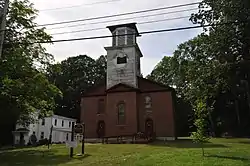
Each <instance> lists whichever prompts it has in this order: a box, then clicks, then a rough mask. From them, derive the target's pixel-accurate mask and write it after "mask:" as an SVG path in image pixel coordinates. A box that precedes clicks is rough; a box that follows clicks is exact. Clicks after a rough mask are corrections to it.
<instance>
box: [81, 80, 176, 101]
mask: <svg viewBox="0 0 250 166" xmlns="http://www.w3.org/2000/svg"><path fill="white" fill-rule="evenodd" d="M137 78H138V88H134V87H132V86H130V85H127V84H124V83H119V84H117V85H114V86H113V87H111V88H109V89H106V81H102V82H101V83H100V84H96V85H94V86H92V87H91V88H89V89H88V90H87V91H86V92H85V93H84V94H83V95H82V97H91V96H106V95H107V93H116V92H131V91H136V92H141V93H147V92H148V93H150V92H160V91H175V89H174V88H171V87H170V86H167V85H164V84H161V83H158V82H155V81H152V80H149V79H146V78H143V77H137Z"/></svg>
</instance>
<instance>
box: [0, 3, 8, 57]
mask: <svg viewBox="0 0 250 166" xmlns="http://www.w3.org/2000/svg"><path fill="white" fill-rule="evenodd" d="M0 3H1V4H0V5H1V16H0V17H1V25H0V58H1V57H2V52H3V42H4V35H5V28H6V16H7V12H8V8H9V0H1V1H0Z"/></svg>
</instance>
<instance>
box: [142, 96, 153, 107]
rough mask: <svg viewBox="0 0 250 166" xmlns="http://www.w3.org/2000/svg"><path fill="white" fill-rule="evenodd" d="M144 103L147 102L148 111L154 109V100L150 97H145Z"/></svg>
mask: <svg viewBox="0 0 250 166" xmlns="http://www.w3.org/2000/svg"><path fill="white" fill-rule="evenodd" d="M144 102H145V108H146V109H150V108H152V98H151V97H150V96H145V98H144Z"/></svg>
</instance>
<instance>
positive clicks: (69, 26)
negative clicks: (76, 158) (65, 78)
mask: <svg viewBox="0 0 250 166" xmlns="http://www.w3.org/2000/svg"><path fill="white" fill-rule="evenodd" d="M197 9H198V8H191V9H184V10H178V11H172V12H164V13H157V14H149V15H143V16H136V17H129V18H122V19H116V20H107V21H99V22H91V23H83V24H76V25H68V26H61V27H54V28H48V29H47V30H53V29H63V28H72V27H78V26H83V25H94V24H102V23H109V22H116V21H125V20H132V19H136V18H145V17H152V16H160V15H167V14H173V13H181V12H186V11H194V10H197Z"/></svg>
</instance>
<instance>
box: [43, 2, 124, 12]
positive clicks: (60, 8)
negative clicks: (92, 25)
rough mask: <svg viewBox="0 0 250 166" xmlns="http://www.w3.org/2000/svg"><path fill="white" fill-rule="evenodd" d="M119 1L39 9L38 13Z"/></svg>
mask: <svg viewBox="0 0 250 166" xmlns="http://www.w3.org/2000/svg"><path fill="white" fill-rule="evenodd" d="M117 1H121V0H108V1H101V2H94V3H85V4H80V5H73V6H65V7H59V8H49V9H40V10H39V11H40V12H44V11H53V10H62V9H70V8H76V7H81V6H90V5H97V4H103V3H111V2H117Z"/></svg>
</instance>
